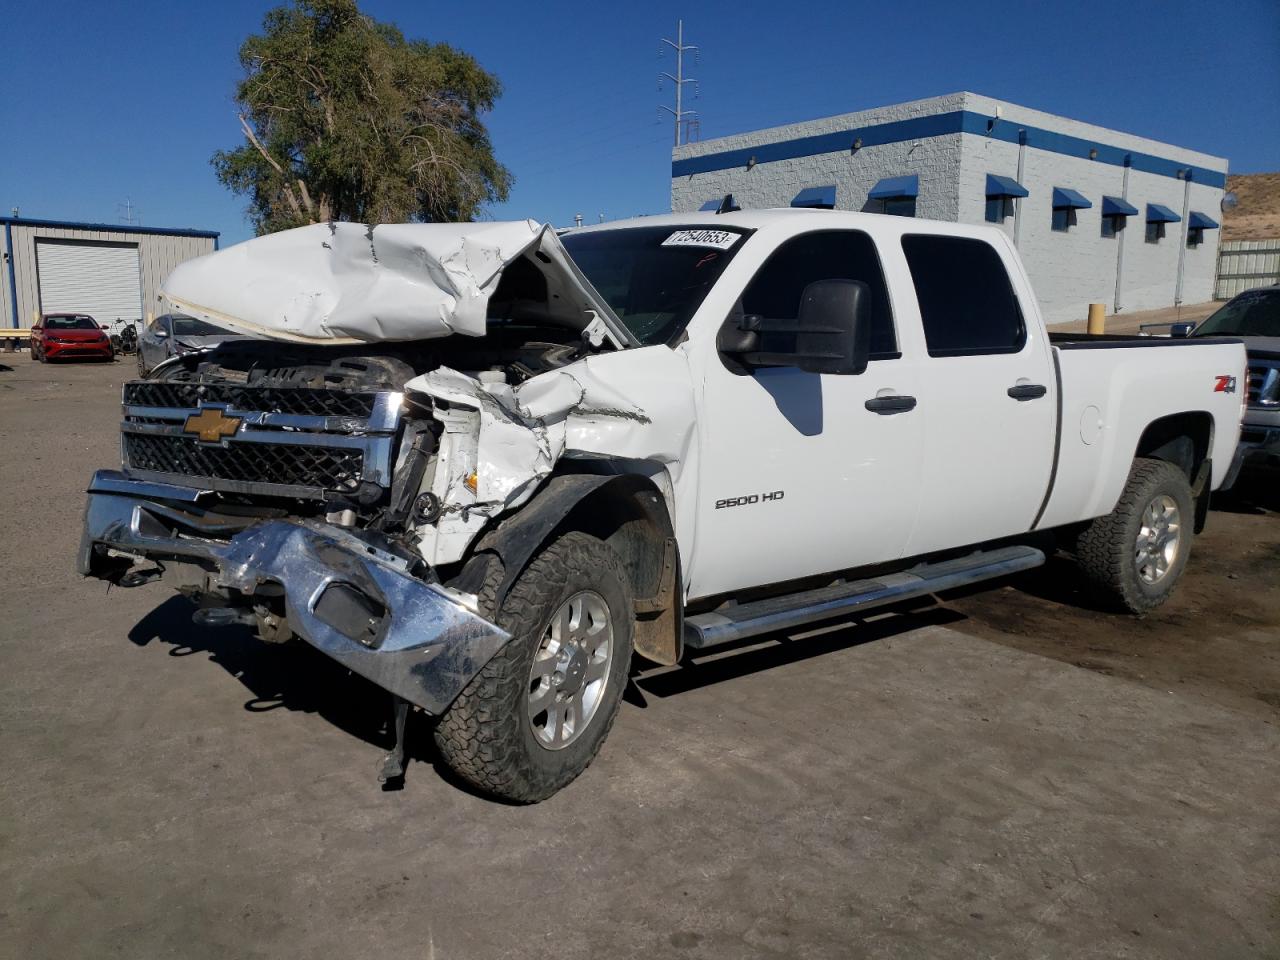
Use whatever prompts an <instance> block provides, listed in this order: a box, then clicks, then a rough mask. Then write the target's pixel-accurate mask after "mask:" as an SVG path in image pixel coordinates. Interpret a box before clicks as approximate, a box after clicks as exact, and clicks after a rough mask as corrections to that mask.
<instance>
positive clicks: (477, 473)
mask: <svg viewBox="0 0 1280 960" xmlns="http://www.w3.org/2000/svg"><path fill="white" fill-rule="evenodd" d="M405 390H406V392H407V393H409V394H414V393H419V394H425V395H427V396H429V397H431V398H433V399H434V400H437V401H441V400H442V401H445V403H444V405H443V408H442V405H440V404H435V405H433V408H434V409H435V416H436V418H437V419H439V420H440V421H441V422H442V423H443V424H444V426H445V432H444V435H443V436H442V438H441V444H440V450H439V464H438V466H437V469H436V472H435V478H434V482H433V485H432V492H433V493H435V494H436V496H438V497H439V498H440V502H441V503H443V504H445V509H444V512H443V513H442V515H441V517H440V519H439V520H438V522H437V523H436V524H435V525H434V526H424V527H421V528H419V530H418V534H419V537H420V540H419V549H420V550H421V552H422V555H423V557H424V559H426V560H427V561H428V562H429V563H432V564H444V563H451V562H454V561H456V560H458V559H460V558H461V557H462V556H463V554H464V552H465V551H466V548H467V546H468V545H469V544H470V542H471V541H472V539H473V538H474V537H475V536H476V534H478V533H479V532H480V530H481V529H483V528H484V527H485V526H486V524H487V523H488V521H489V520H490V519H491V518H493V517H496V516H499V515H500V514H503V513H505V512H507V511H509V510H512V509H515V508H517V507H519V506H521V505H522V504H524V503H525V502H526V501H527V500H528V499H529V498H530V497H531V496H533V493H534V491H535V490H536V489H537V488H538V486H539V484H540V483H541V482H542V481H543V480H544V479H545V478H546V477H548V476H549V475H550V474H551V473H552V471H553V470H554V469H555V466H556V464H557V463H558V462H559V461H560V460H561V459H562V458H566V457H568V458H579V459H598V460H612V461H618V465H619V470H620V471H622V470H638V471H640V472H646V471H647V473H648V475H650V476H651V477H652V479H653V480H654V482H655V483H656V484H657V486H658V488H659V489H660V490H662V493H663V496H664V497H665V498H666V499H667V507H668V510H669V511H670V513H671V515H672V517H673V519H674V522H675V525H676V527H677V529H681V528H682V527H683V529H684V530H685V531H686V532H687V534H688V537H682V538H681V543H682V548H683V547H685V546H686V545H687V544H688V543H689V538H690V537H691V535H692V531H693V523H692V515H691V504H692V497H689V496H681V495H680V492H681V491H682V490H683V488H684V486H685V484H686V483H690V482H692V474H691V473H690V472H689V470H688V467H689V461H690V458H691V456H692V455H693V452H694V451H695V450H696V444H695V443H694V438H695V432H696V428H697V418H696V416H695V414H694V401H693V389H692V385H691V383H690V378H689V373H688V365H687V361H686V359H685V357H684V354H683V353H682V352H681V351H679V350H672V349H670V348H668V347H666V346H653V347H645V348H642V349H636V350H627V351H622V352H619V353H605V354H599V355H596V356H592V357H588V358H587V359H585V360H581V361H579V362H577V363H575V364H572V365H570V366H568V367H564V368H562V369H560V370H554V371H551V372H549V373H544V374H542V375H541V376H538V377H534V378H533V379H531V380H528V381H526V382H525V383H523V384H521V385H520V386H518V387H515V388H512V387H510V386H509V385H507V384H491V383H481V382H480V381H478V380H476V379H474V378H473V377H470V376H467V375H466V374H463V373H459V372H458V371H456V370H451V369H449V368H447V367H442V368H440V369H438V370H433V371H432V372H430V373H427V374H424V375H423V376H420V377H416V378H415V379H413V380H411V381H409V382H408V383H407V384H406V385H405ZM473 475H474V484H475V488H474V490H472V489H471V486H470V484H469V483H468V480H469V478H471V477H472V476H473ZM681 503H683V504H688V505H690V507H689V511H690V515H689V516H687V517H684V518H683V521H684V522H683V523H682V518H681V515H680V513H679V511H678V509H677V505H679V504H681Z"/></svg>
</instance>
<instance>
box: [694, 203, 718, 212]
mask: <svg viewBox="0 0 1280 960" xmlns="http://www.w3.org/2000/svg"><path fill="white" fill-rule="evenodd" d="M719 209H720V201H719V200H708V201H707V202H706V203H704V204H703V205H702V206H700V207H699V208H698V212H699V213H715V212H716V211H717V210H719Z"/></svg>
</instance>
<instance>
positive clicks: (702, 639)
mask: <svg viewBox="0 0 1280 960" xmlns="http://www.w3.org/2000/svg"><path fill="white" fill-rule="evenodd" d="M1043 563H1044V554H1043V553H1042V552H1041V551H1039V550H1037V549H1035V548H1034V547H1001V548H999V549H998V550H987V551H985V552H980V553H974V554H970V555H969V556H967V557H959V558H957V559H955V560H944V561H942V562H941V563H922V564H920V565H919V566H917V567H912V568H911V569H910V570H904V571H903V572H901V573H891V574H887V575H886V576H883V577H876V578H875V579H873V580H857V581H855V582H853V583H838V584H835V585H834V586H830V587H822V588H820V589H818V590H807V591H805V592H804V593H792V594H788V595H786V596H782V597H770V598H769V599H767V600H755V601H752V602H750V603H742V604H735V605H732V606H727V607H720V608H719V609H717V610H712V611H710V612H708V613H699V614H696V615H694V616H691V617H685V621H684V626H685V631H684V645H685V646H686V647H689V648H691V649H695V650H701V649H705V648H706V647H715V646H719V645H720V644H722V643H732V642H733V641H734V640H742V639H743V638H745V637H755V636H759V635H760V634H762V633H773V632H774V631H777V630H792V629H794V628H796V627H801V626H804V625H806V624H810V623H814V622H816V621H818V620H830V619H832V618H833V617H848V616H858V615H860V614H862V613H863V611H866V610H872V609H874V608H876V607H883V606H886V605H888V604H891V603H897V602H898V601H900V600H910V599H912V598H913V597H923V596H926V595H927V594H930V593H938V592H939V591H941V590H952V589H954V588H956V587H963V586H965V585H966V584H970V583H977V582H978V581H980V580H990V579H992V578H993V577H1003V576H1006V575H1007V574H1011V573H1018V572H1019V571H1021V570H1030V569H1031V568H1032V567H1038V566H1040V565H1041V564H1043Z"/></svg>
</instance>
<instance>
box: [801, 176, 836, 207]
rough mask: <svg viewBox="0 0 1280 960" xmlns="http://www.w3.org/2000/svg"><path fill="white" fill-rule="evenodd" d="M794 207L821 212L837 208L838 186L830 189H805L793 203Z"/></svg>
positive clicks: (832, 185)
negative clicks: (811, 208)
mask: <svg viewBox="0 0 1280 960" xmlns="http://www.w3.org/2000/svg"><path fill="white" fill-rule="evenodd" d="M791 205H792V206H793V207H814V208H817V209H819V210H834V209H835V208H836V185H835V184H834V183H833V184H831V185H830V186H828V187H805V188H804V189H803V190H801V191H800V192H799V193H797V194H796V197H795V199H794V200H792V201H791Z"/></svg>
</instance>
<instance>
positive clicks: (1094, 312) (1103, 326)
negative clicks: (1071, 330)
mask: <svg viewBox="0 0 1280 960" xmlns="http://www.w3.org/2000/svg"><path fill="white" fill-rule="evenodd" d="M1106 332H1107V308H1106V307H1105V306H1104V305H1103V304H1101V303H1091V304H1089V335H1090V336H1094V335H1097V334H1102V333H1106Z"/></svg>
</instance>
